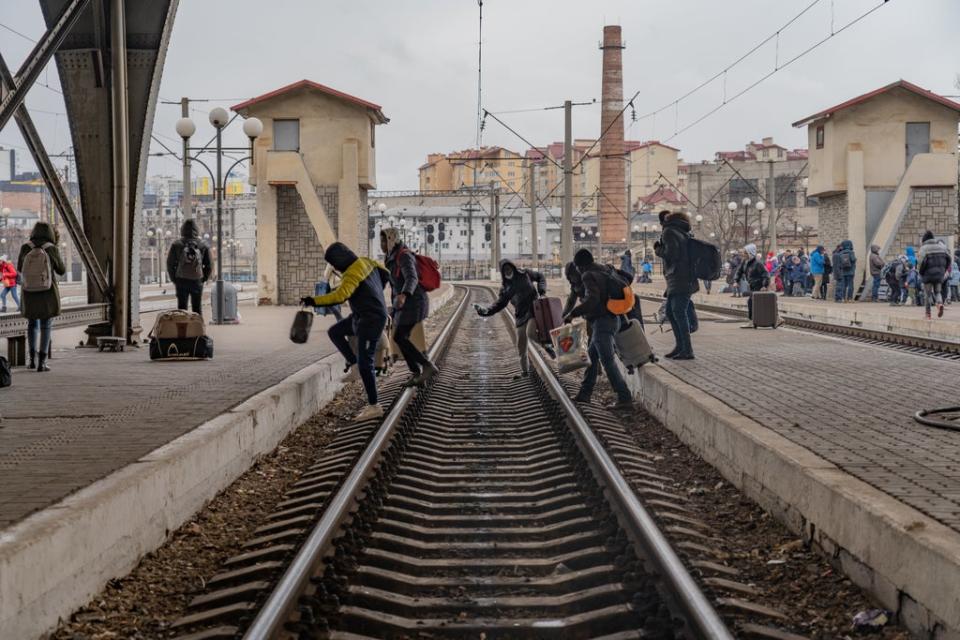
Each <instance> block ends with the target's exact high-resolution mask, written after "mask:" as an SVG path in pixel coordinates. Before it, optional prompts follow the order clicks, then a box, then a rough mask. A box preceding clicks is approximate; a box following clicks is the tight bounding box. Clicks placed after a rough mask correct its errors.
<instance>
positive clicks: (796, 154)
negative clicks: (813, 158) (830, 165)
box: [787, 149, 810, 160]
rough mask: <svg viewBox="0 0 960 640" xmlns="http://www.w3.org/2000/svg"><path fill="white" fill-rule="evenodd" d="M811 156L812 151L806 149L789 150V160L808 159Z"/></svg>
mask: <svg viewBox="0 0 960 640" xmlns="http://www.w3.org/2000/svg"><path fill="white" fill-rule="evenodd" d="M809 157H810V152H809V151H807V150H806V149H793V150H792V151H787V160H806V159H807V158H809Z"/></svg>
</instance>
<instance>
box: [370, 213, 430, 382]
mask: <svg viewBox="0 0 960 640" xmlns="http://www.w3.org/2000/svg"><path fill="white" fill-rule="evenodd" d="M380 250H381V251H383V255H384V256H386V258H385V261H386V265H387V272H388V273H389V274H390V289H391V291H392V293H393V341H394V342H396V343H397V346H398V347H399V348H400V353H401V354H403V359H404V361H405V362H406V363H407V367H408V368H409V369H410V373H412V374H413V377H411V378H410V380H408V381H407V384H406V386H408V387H415V386H422V385H424V384H426V383H427V382H429V381H430V380H431V379H433V377H434V376H436V375H437V373H439V370H438V369H437V367H436V365H434V364H433V363H432V362H430V359H429V358H427V356H426V354H424V353H423V352H422V351H420V349H418V348H417V347H416V345H414V344H413V342H411V341H410V333H411V332H412V331H413V328H414V327H415V326H416V325H417V323H418V322H422V321H423V320H424V319H426V317H427V316H429V315H430V297H429V296H428V295H427V292H426V291H424V289H423V287H422V286H420V279H419V275H418V273H417V260H416V257H415V256H414V254H413V252H412V251H411V250H410V249H409V248H408V247H407V245H406V244H404V243H403V242H402V241H401V240H400V233H399V231H397V230H396V229H392V228H391V229H384V230H382V231H381V232H380Z"/></svg>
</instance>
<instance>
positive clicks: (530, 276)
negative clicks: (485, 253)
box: [479, 260, 547, 327]
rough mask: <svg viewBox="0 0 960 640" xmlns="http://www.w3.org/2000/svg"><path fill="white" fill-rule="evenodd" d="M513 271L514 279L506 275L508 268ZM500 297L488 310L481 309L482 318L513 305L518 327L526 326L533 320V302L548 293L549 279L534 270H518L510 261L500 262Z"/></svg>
mask: <svg viewBox="0 0 960 640" xmlns="http://www.w3.org/2000/svg"><path fill="white" fill-rule="evenodd" d="M508 266H509V267H511V268H512V269H513V277H512V278H507V277H506V275H504V273H505V271H506V268H507V267H508ZM500 278H501V281H500V295H499V296H497V301H496V302H494V303H493V304H492V305H490V306H489V307H486V308H482V307H481V308H480V309H479V313H480V315H481V316H492V315H493V314H495V313H499V312H500V311H502V310H503V309H505V308H506V306H507V305H508V304H512V305H513V315H514V318H515V320H516V325H517V327H522V326H524V325H526V324H527V323H528V322H529V321H530V319H531V318H533V301H534V300H536V299H537V298H539V297H540V296H542V295H544V294H545V293H546V292H547V279H546V278H544V277H543V274H542V273H540V272H539V271H534V270H533V269H518V268H517V266H516V265H515V264H513V263H512V262H510V261H509V260H501V261H500Z"/></svg>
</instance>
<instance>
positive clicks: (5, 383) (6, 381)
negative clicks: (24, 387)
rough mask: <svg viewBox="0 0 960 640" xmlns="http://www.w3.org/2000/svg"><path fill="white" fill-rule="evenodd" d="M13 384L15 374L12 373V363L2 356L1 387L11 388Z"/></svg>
mask: <svg viewBox="0 0 960 640" xmlns="http://www.w3.org/2000/svg"><path fill="white" fill-rule="evenodd" d="M12 384H13V374H12V373H10V363H9V362H7V359H6V358H4V357H3V356H0V387H9V386H10V385H12Z"/></svg>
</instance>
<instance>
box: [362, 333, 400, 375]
mask: <svg viewBox="0 0 960 640" xmlns="http://www.w3.org/2000/svg"><path fill="white" fill-rule="evenodd" d="M391 335H392V332H391V330H390V327H387V328H386V329H384V330H383V334H382V335H381V336H380V341H379V342H378V343H377V349H376V351H375V352H374V355H373V368H374V370H376V372H377V373H379V374H381V375H383V374H385V373H387V371H389V370H390V365H392V364H393V362H394V360H395V358H396V357H399V350H398V349H397V347H396V343H394V341H393V339H392V338H390V336H391ZM350 348H351V349H353V352H354V353H357V338H356V336H351V337H350Z"/></svg>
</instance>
